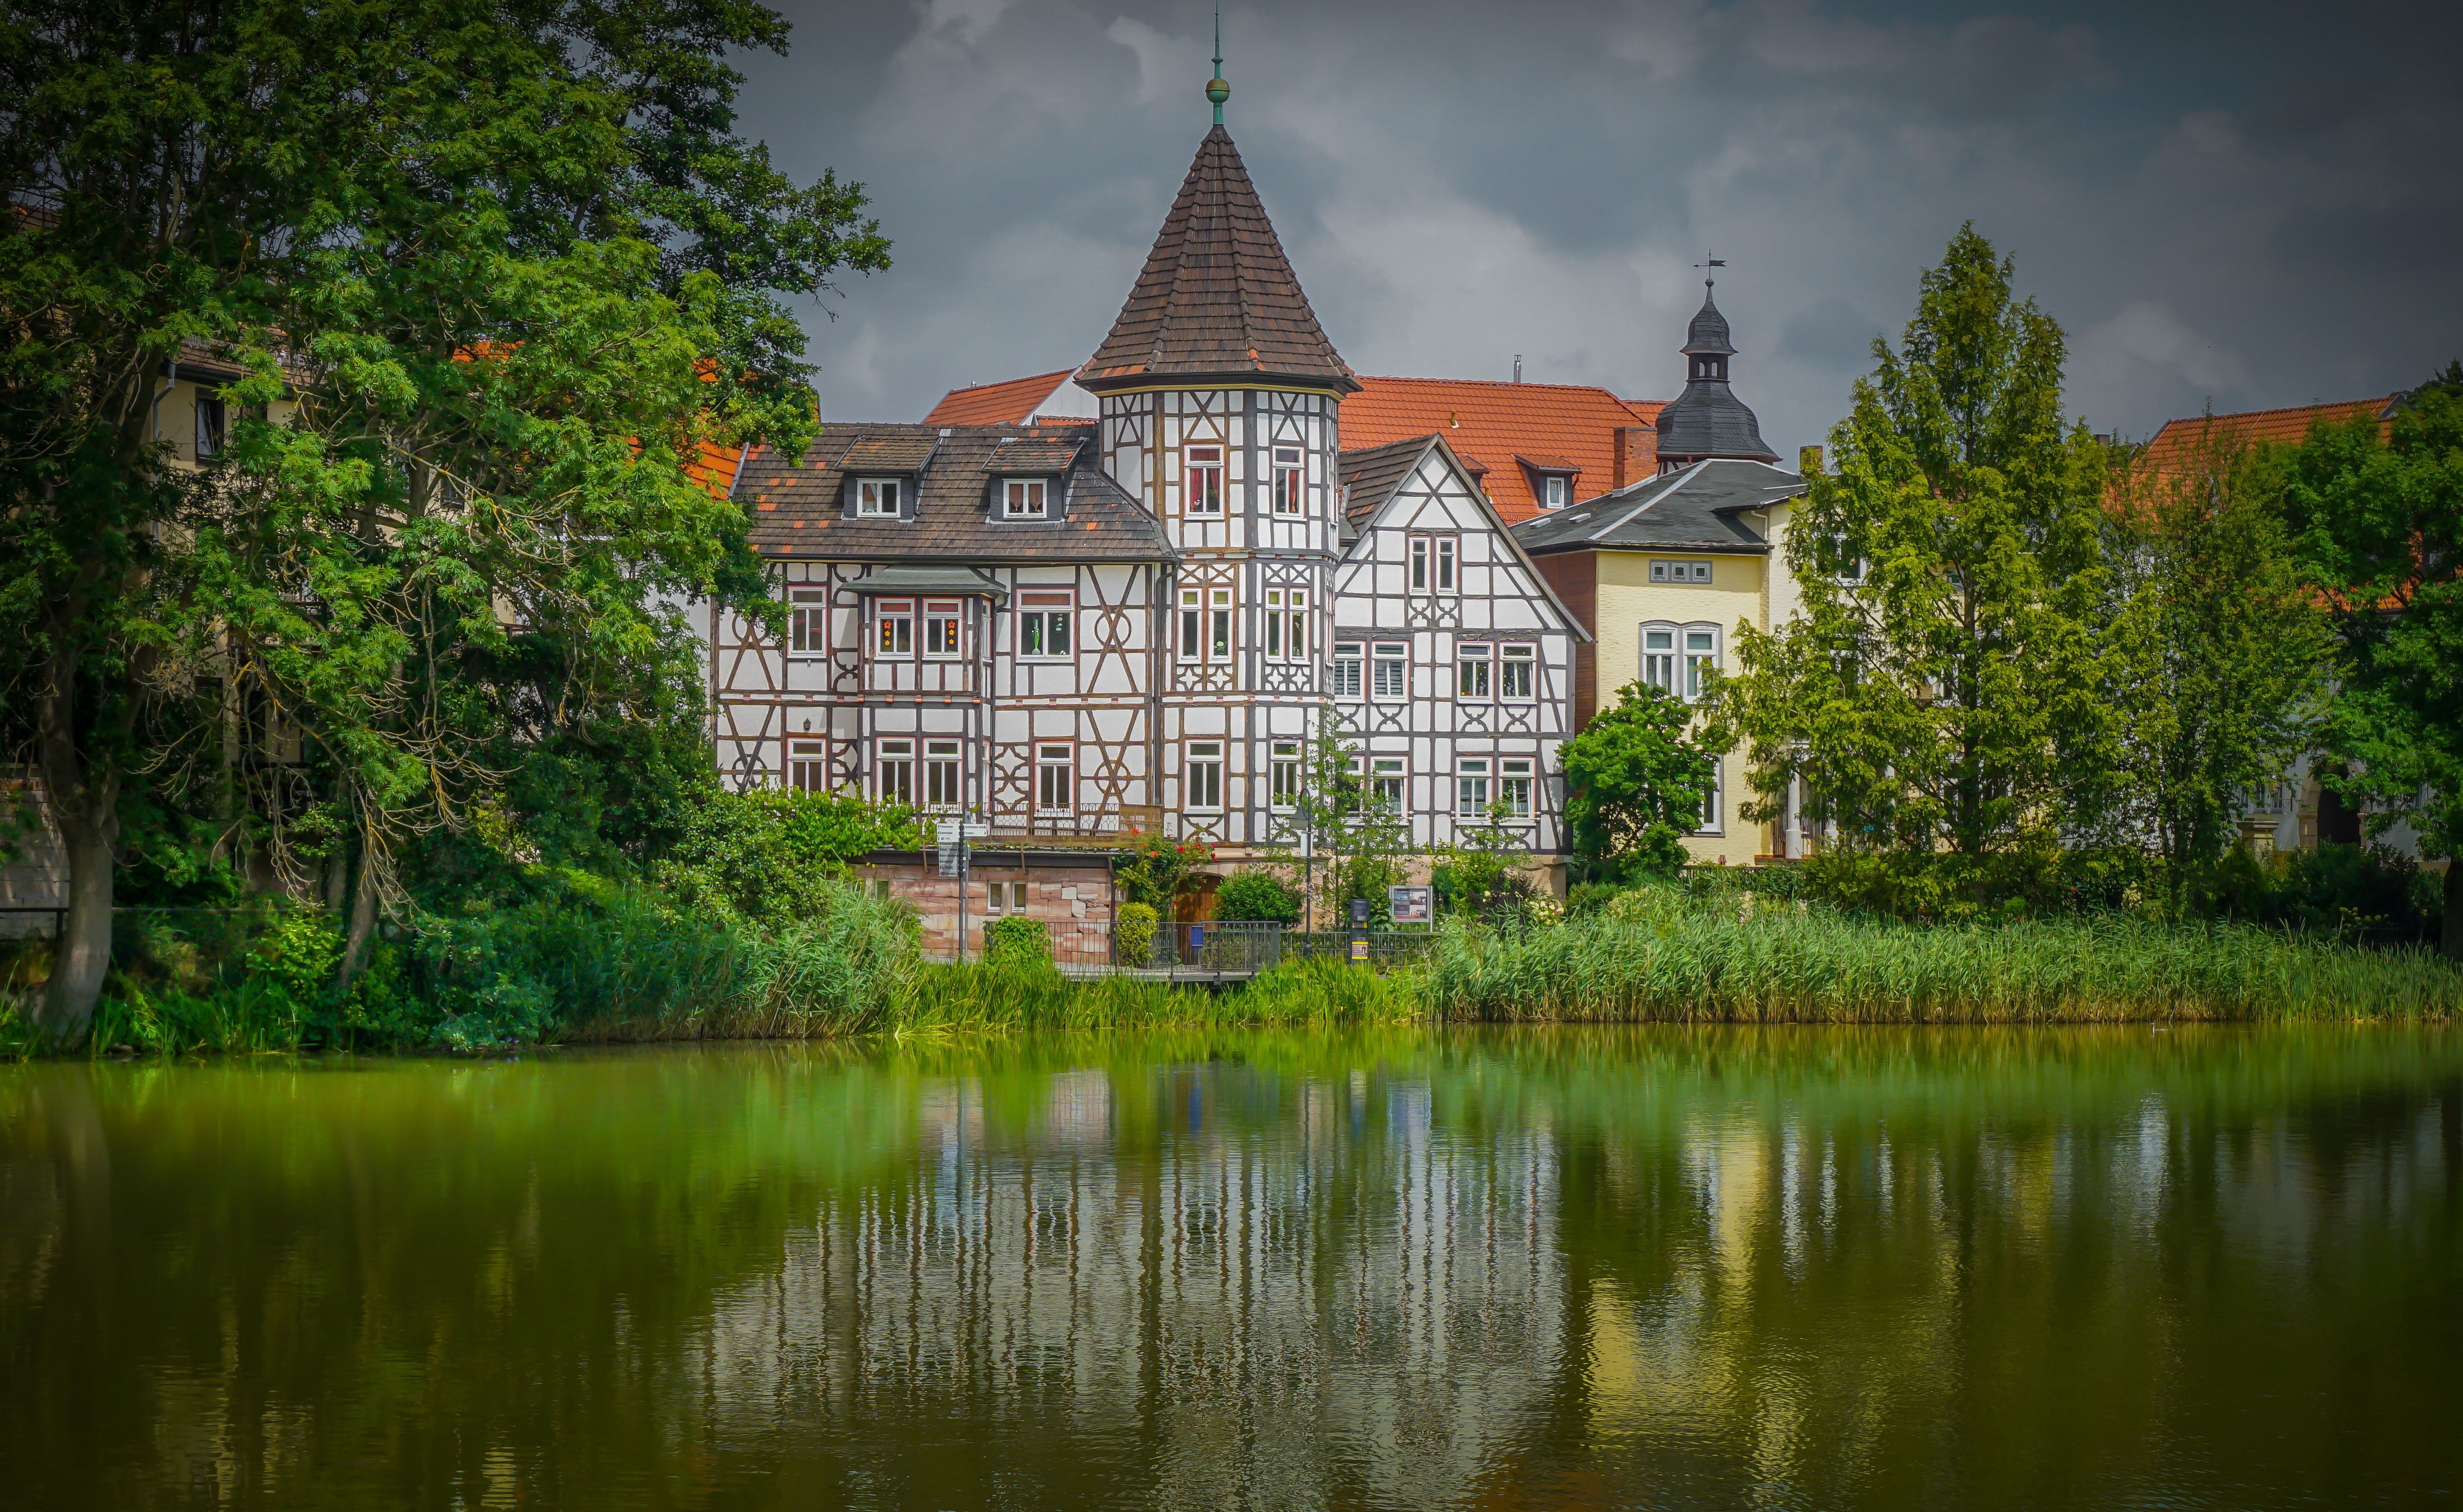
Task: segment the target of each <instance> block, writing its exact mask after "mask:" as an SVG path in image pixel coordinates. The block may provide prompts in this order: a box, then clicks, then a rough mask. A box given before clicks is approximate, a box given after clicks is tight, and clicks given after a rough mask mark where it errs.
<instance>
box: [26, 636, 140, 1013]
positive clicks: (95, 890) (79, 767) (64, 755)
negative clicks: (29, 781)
mask: <svg viewBox="0 0 2463 1512" xmlns="http://www.w3.org/2000/svg"><path fill="white" fill-rule="evenodd" d="M43 683H44V686H43V693H42V700H43V701H42V714H41V726H40V740H41V753H42V769H43V796H44V799H45V800H46V801H48V802H49V803H50V804H51V808H52V822H54V824H57V825H58V826H59V831H60V842H61V848H62V849H64V850H65V851H66V852H67V853H68V863H69V911H68V918H67V920H66V921H65V922H64V923H63V924H62V926H61V928H60V937H59V943H58V949H57V953H56V954H55V956H54V960H53V962H52V979H51V981H50V983H49V984H48V986H47V987H46V989H45V991H44V994H43V1006H42V1009H41V1022H42V1029H43V1032H44V1033H45V1034H46V1035H48V1036H49V1037H50V1039H51V1041H52V1042H53V1043H54V1044H55V1045H57V1046H60V1047H61V1048H68V1047H70V1046H74V1045H76V1044H79V1043H81V1042H83V1041H84V1040H85V1036H86V1027H87V1025H89V1024H90V1023H92V1022H93V1020H94V1005H95V1000H96V999H97V998H98V997H101V996H102V977H103V974H104V973H105V972H107V971H109V970H110V969H111V893H112V882H113V869H114V867H115V866H117V865H118V863H117V859H116V857H115V855H114V852H115V851H116V850H117V849H118V847H119V844H120V775H119V774H118V773H117V772H113V771H105V772H102V773H101V774H99V775H98V774H96V773H94V772H92V771H91V770H89V769H88V766H87V763H85V762H84V761H82V760H81V759H79V757H78V755H77V749H76V653H75V652H74V651H72V650H69V649H66V648H65V647H55V648H54V650H53V652H52V655H51V658H50V660H49V661H48V662H47V663H46V664H45V666H44V669H43Z"/></svg>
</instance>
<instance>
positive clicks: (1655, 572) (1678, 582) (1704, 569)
mask: <svg viewBox="0 0 2463 1512" xmlns="http://www.w3.org/2000/svg"><path fill="white" fill-rule="evenodd" d="M1650 581H1651V584H1652V586H1654V587H1665V588H1707V587H1709V586H1711V563H1710V562H1708V561H1705V560H1696V559H1693V558H1690V557H1688V558H1685V559H1681V560H1680V559H1676V558H1673V557H1670V558H1658V557H1654V558H1652V559H1650Z"/></svg>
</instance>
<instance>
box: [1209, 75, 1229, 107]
mask: <svg viewBox="0 0 2463 1512" xmlns="http://www.w3.org/2000/svg"><path fill="white" fill-rule="evenodd" d="M1206 98H1207V99H1210V100H1212V101H1214V102H1215V103H1216V104H1218V105H1219V104H1221V103H1223V102H1224V101H1225V100H1227V99H1231V85H1229V84H1227V83H1225V82H1224V81H1223V80H1221V79H1219V78H1210V79H1208V80H1207V81H1206Z"/></svg>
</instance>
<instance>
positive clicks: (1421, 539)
mask: <svg viewBox="0 0 2463 1512" xmlns="http://www.w3.org/2000/svg"><path fill="white" fill-rule="evenodd" d="M1461 549H1462V542H1461V541H1460V540H1458V539H1456V538H1455V537H1451V536H1414V537H1411V591H1412V592H1413V593H1451V592H1453V591H1454V576H1455V573H1454V566H1455V559H1456V556H1457V554H1458V553H1459V552H1460V551H1461Z"/></svg>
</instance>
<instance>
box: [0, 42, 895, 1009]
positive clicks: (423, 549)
mask: <svg viewBox="0 0 2463 1512" xmlns="http://www.w3.org/2000/svg"><path fill="white" fill-rule="evenodd" d="M784 34H785V28H784V25H783V23H782V22H780V21H779V20H778V19H777V18H776V17H775V16H774V15H773V14H771V13H770V12H768V11H763V10H761V9H760V8H758V7H756V6H752V5H746V4H741V3H737V0H667V3H665V4H662V5H659V6H655V7H651V8H648V9H644V8H643V7H639V6H634V5H626V4H619V3H616V0H581V3H551V0H537V3H527V4H525V3H514V4H481V3H478V0H360V3H356V4H353V3H345V4H339V5H334V6H317V7H306V8H303V7H298V6H293V5H284V4H278V3H274V0H253V3H251V0H239V3H223V4H207V3H179V0H163V3H156V4H148V3H143V0H104V3H101V4H94V3H87V0H76V3H70V0H37V3H33V4H28V5H22V6H18V7H16V8H14V9H12V11H11V13H10V15H9V17H8V18H7V20H6V21H5V23H0V91H5V92H6V94H7V97H8V99H9V100H10V104H9V106H8V107H7V108H6V109H5V110H0V170H5V171H6V173H7V174H8V185H9V187H10V191H11V206H10V214H9V217H8V220H7V222H6V224H5V226H0V321H5V322H6V324H7V327H8V332H9V343H8V345H7V348H6V350H5V351H0V464H5V465H0V490H5V491H6V492H5V494H4V495H0V633H5V634H6V635H7V636H9V637H10V638H11V640H13V641H15V642H16V643H17V644H19V645H22V646H26V647H28V650H29V656H28V659H27V662H26V664H25V667H26V669H25V671H23V672H22V673H21V674H19V675H17V676H15V677H12V678H8V679H6V682H5V687H0V699H5V700H6V702H5V704H0V717H5V718H6V719H7V721H8V723H9V725H10V727H11V730H12V731H13V732H16V733H18V734H20V735H21V736H22V737H23V738H25V739H26V740H28V741H29V743H31V745H32V746H33V749H34V751H35V753H36V755H37V759H38V765H39V768H40V770H41V772H42V775H43V779H44V782H45V786H46V790H47V794H48V798H49V801H50V803H51V805H52V809H53V812H54V816H55V818H56V819H57V822H58V823H59V826H60V829H61V831H62V834H63V836H64V838H65V840H66V843H67V848H68V851H69V860H70V866H71V873H72V887H71V912H70V918H69V922H68V925H67V929H66V931H65V937H64V941H63V947H62V950H61V952H60V959H59V963H58V966H57V968H56V969H55V971H54V975H53V978H52V983H51V988H50V993H49V997H48V999H47V1002H46V1005H45V1009H44V1015H45V1019H46V1023H47V1026H48V1028H49V1030H50V1032H52V1033H53V1034H54V1035H55V1036H57V1037H60V1038H63V1039H75V1038H76V1037H77V1036H78V1035H80V1034H81V1033H82V1030H83V1025H84V1022H85V1019H86V1017H87V1015H88V1014H89V1013H90V1011H91V1009H92V1006H93V1002H94V998H95V995H96V993H97V991H98V988H99V986H100V982H101V976H102V972H103V969H104V966H105V964H106V963H107V960H108V955H109V940H110V923H109V910H110V908H111V903H112V898H113V888H114V871H115V864H116V860H117V857H118V853H119V852H120V849H121V848H122V843H123V836H122V833H121V828H122V821H123V818H124V816H125V812H126V804H127V802H128V800H130V798H131V796H132V794H134V793H136V792H137V791H138V790H140V789H142V790H143V791H144V793H145V795H146V797H147V799H148V800H149V801H150V802H152V803H153V804H154V805H155V806H156V807H158V808H163V809H178V808H181V807H182V806H184V805H185V807H187V808H188V809H190V810H192V811H193V810H198V809H203V810H207V811H209V812H210V813H211V816H212V819H213V822H214V826H215V827H214V836H213V844H215V846H216V847H217V849H218V851H219V852H220V853H221V854H224V855H225V856H227V857H230V858H233V859H237V858H239V857H241V856H242V855H244V854H263V855H270V856H271V857H272V862H273V864H274V866H275V867H276V869H277V870H279V869H282V868H283V867H284V866H286V865H288V863H289V861H290V860H291V859H292V858H294V857H295V856H296V855H297V853H298V852H299V850H300V846H298V845H296V844H293V842H294V841H295V840H299V839H302V838H306V839H309V840H311V841H312V842H313V843H314V844H313V845H312V846H311V848H312V849H313V848H314V846H315V845H321V846H323V847H324V848H326V849H329V850H334V851H337V852H344V851H346V852H347V853H349V854H351V855H353V856H355V857H356V866H355V872H356V878H357V880H356V882H355V883H354V884H353V885H352V887H351V888H350V895H351V901H352V920H351V927H350V931H349V938H348V942H347V945H346V950H345V954H344V962H343V970H344V972H345V973H347V972H348V971H349V970H350V969H351V967H352V965H353V963H354V962H355V961H356V960H357V959H358V958H359V956H360V953H361V952H362V951H363V949H364V947H365V944H366V941H367V938H368V934H369V930H370V927H371V926H372V924H373V920H374V911H375V905H376V901H377V897H378V894H379V892H380V891H381V890H382V889H383V888H384V887H385V886H386V879H387V875H388V873H389V872H390V870H391V861H390V857H391V855H392V854H393V852H394V851H395V850H396V849H397V848H398V847H399V845H400V844H401V843H402V841H403V837H405V836H406V835H408V834H411V833H415V832H417V831H419V830H421V829H423V828H432V827H435V826H440V825H442V826H452V825H456V824H459V823H461V822H464V820H465V818H466V817H467V815H468V814H469V812H470V811H471V809H472V808H473V806H474V805H477V804H479V803H481V802H482V801H483V800H484V799H485V796H486V795H488V794H489V793H490V792H492V791H493V790H495V789H496V788H497V787H498V786H500V785H501V782H502V779H503V778H504V776H505V773H504V770H503V768H502V767H501V766H500V765H496V764H491V761H490V738H491V737H500V736H504V735H506V734H509V733H510V734H517V735H520V736H522V737H525V738H526V739H529V740H535V739H537V738H539V737H542V736H544V737H547V738H551V739H558V740H570V739H573V738H576V737H577V736H578V737H581V738H585V739H586V737H587V735H586V732H587V730H588V728H589V726H590V725H591V724H592V723H593V722H594V721H614V722H616V723H622V722H625V721H627V720H631V719H638V718H641V717H644V716H645V714H646V713H647V712H648V711H650V710H651V709H652V708H654V707H655V708H666V709H669V710H670V712H672V706H673V705H674V703H675V700H676V699H678V698H679V697H686V696H688V693H687V690H688V686H689V685H688V681H687V679H686V677H685V675H684V662H683V656H684V648H683V642H682V637H681V625H680V622H679V621H678V619H677V616H676V614H675V612H674V611H672V610H663V609H662V608H661V607H659V604H660V603H662V602H669V603H672V602H673V601H674V600H675V599H676V598H677V597H679V596H681V595H684V594H687V593H703V594H713V595H716V596H718V597H720V598H721V599H723V600H727V601H729V602H731V603H738V604H740V605H742V606H744V607H746V608H748V609H753V610H756V611H759V610H761V609H762V608H764V607H765V606H766V598H764V597H763V596H762V595H761V593H760V580H759V577H758V573H757V569H755V568H754V567H753V565H752V563H751V561H750V559H749V557H748V556H747V554H746V553H745V551H744V549H743V536H744V530H745V526H744V520H743V516H742V515H741V513H740V512H739V511H737V510H736V509H735V508H734V507H733V506H732V505H730V504H729V503H727V502H726V501H725V500H724V499H721V498H718V497H715V496H713V494H712V493H710V492H709V491H708V490H707V489H705V488H703V487H701V486H699V485H698V484H697V482H696V480H695V479H694V478H693V477H691V476H690V475H689V473H688V471H687V468H688V466H689V465H690V464H691V463H693V462H694V461H695V460H696V459H697V458H699V457H700V455H701V449H702V448H703V446H704V444H705V443H708V442H721V443H732V442H735V441H739V440H743V439H747V438H752V437H767V438H769V439H772V440H774V441H776V442H778V443H780V444H782V445H787V446H794V445H797V444H799V438H800V437H801V436H803V435H804V434H807V433H808V428H809V427H810V425H811V424H812V407H811V404H812V402H811V395H810V389H809V387H808V385H807V384H806V383H805V382H804V378H805V369H804V367H803V366H802V364H801V362H799V360H798V359H799V353H800V345H801V338H800V335H799V333H798V327H797V324H796V319H795V317H794V315H793V313H792V311H791V310H790V309H789V308H788V307H787V304H786V303H785V301H786V300H787V299H788V298H789V297H792V296H809V295H812V294H815V293H817V292H819V291H820V290H822V289H823V288H824V287H825V286H826V283H825V281H826V279H827V278H828V276H829V275H830V274H832V273H833V271H835V270H837V269H839V268H845V267H855V268H871V267H877V266H881V265H883V262H884V261H885V252H886V244H885V243H883V242H882V240H881V239H880V237H879V236H878V234H877V232H876V230H874V228H873V227H872V226H871V224H870V223H869V222H865V221H863V220H862V219H861V216H860V210H861V204H862V201H861V194H860V193H859V192H858V191H857V190H856V189H855V188H854V187H853V186H840V185H839V184H837V183H836V182H835V181H834V180H830V179H827V178H825V179H824V180H823V181H821V182H820V183H819V184H817V185H811V186H796V185H795V184H793V183H791V182H790V181H788V180H787V179H785V178H784V177H783V176H781V175H779V174H778V173H777V172H776V171H775V170H774V169H773V168H772V167H771V166H770V164H769V163H768V160H767V156H766V153H765V152H764V150H763V149H762V148H761V147H760V146H759V145H758V144H755V143H750V142H743V141H741V140H740V139H738V138H736V137H735V136H734V135H733V134H732V129H731V128H732V105H731V100H732V95H733V90H734V86H735V84H736V81H737V76H736V75H735V74H734V73H733V72H732V70H731V69H730V67H729V66H728V63H727V51H728V50H729V49H730V48H732V47H772V48H775V47H778V46H779V45H780V44H781V43H782V41H783V37H784ZM199 354H208V355H211V356H214V357H216V358H217V359H219V360H221V361H223V362H228V363H229V364H232V365H234V366H235V367H236V368H237V369H238V370H240V371H241V373H242V374H243V375H244V376H241V377H238V378H236V379H234V380H232V381H231V382H229V383H228V384H226V386H225V397H226V399H227V400H228V401H229V404H230V406H231V411H232V413H233V415H234V418H235V426H234V432H235V433H234V435H233V437H232V444H231V445H230V447H229V449H227V450H226V452H225V453H224V454H223V455H222V456H220V457H218V458H217V459H215V460H214V461H213V462H212V463H211V465H209V466H207V467H204V468H202V469H199V470H194V471H191V470H188V469H185V468H183V467H181V466H178V465H177V464H176V462H175V460H174V458H173V456H172V454H171V449H170V448H168V447H165V446H163V445H162V444H160V443H159V441H158V439H157V437H156V435H155V433H154V424H155V419H156V410H157V406H158V405H159V404H160V402H161V400H162V398H163V392H164V387H165V385H164V383H163V375H164V373H165V371H166V367H165V364H166V363H168V362H173V361H175V360H179V359H181V358H183V357H184V356H185V357H187V358H189V359H191V360H194V359H196V358H197V357H198V356H199ZM294 404H295V405H296V407H295V409H293V408H291V407H290V406H292V405H294ZM277 415H278V416H279V418H278V419H277V418H276V416H277ZM269 735H271V737H272V740H271V744H272V745H274V746H287V745H289V744H290V743H291V742H293V741H294V740H295V741H296V742H297V744H298V747H299V749H298V752H297V753H296V756H297V759H295V760H293V759H282V760H272V759H269V758H267V748H268V745H269V739H268V736H269ZM283 754H284V755H285V756H288V755H289V753H287V752H285V753H283ZM494 754H495V755H496V756H502V755H503V747H502V745H501V743H500V744H498V745H497V746H496V747H495V752H494ZM277 769H278V770H277ZM332 874H333V875H335V876H337V877H338V876H339V875H340V870H339V868H338V866H337V867H335V868H333V873H332Z"/></svg>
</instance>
